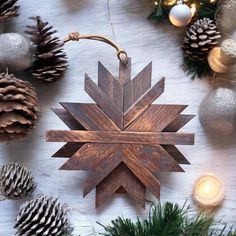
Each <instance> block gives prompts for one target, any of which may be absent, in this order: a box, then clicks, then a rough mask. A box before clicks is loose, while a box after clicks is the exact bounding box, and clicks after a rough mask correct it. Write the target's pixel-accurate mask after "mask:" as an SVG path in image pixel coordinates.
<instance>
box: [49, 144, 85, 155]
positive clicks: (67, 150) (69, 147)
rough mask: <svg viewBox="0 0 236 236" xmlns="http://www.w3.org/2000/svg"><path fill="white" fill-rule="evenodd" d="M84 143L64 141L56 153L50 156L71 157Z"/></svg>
mask: <svg viewBox="0 0 236 236" xmlns="http://www.w3.org/2000/svg"><path fill="white" fill-rule="evenodd" d="M83 145H84V143H73V142H71V143H66V144H65V145H64V146H63V147H61V148H60V149H59V150H58V151H57V152H56V153H54V154H53V155H52V157H71V156H72V155H73V154H75V153H76V152H77V151H78V150H79V149H80V148H81V147H82V146H83Z"/></svg>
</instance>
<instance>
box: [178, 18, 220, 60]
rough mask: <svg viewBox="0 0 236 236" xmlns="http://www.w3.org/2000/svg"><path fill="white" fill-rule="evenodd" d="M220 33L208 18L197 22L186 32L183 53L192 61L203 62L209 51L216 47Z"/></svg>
mask: <svg viewBox="0 0 236 236" xmlns="http://www.w3.org/2000/svg"><path fill="white" fill-rule="evenodd" d="M219 38H221V35H220V32H218V31H217V26H216V25H215V23H214V21H213V20H211V19H208V18H203V19H200V20H197V21H196V22H195V23H193V24H192V25H191V26H190V28H189V30H188V31H187V32H186V35H185V38H184V43H183V47H182V48H183V52H184V55H185V56H186V57H189V58H190V59H192V60H194V61H205V60H206V57H207V54H208V53H209V51H210V50H211V49H212V48H213V47H215V46H217V44H218V39H219Z"/></svg>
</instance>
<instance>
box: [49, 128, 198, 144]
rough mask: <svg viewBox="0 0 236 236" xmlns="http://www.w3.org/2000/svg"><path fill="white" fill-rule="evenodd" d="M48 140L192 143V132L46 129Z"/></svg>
mask: <svg viewBox="0 0 236 236" xmlns="http://www.w3.org/2000/svg"><path fill="white" fill-rule="evenodd" d="M47 141H48V142H91V143H94V142H96V143H141V144H174V145H192V144H193V143H194V134H191V133H171V132H165V133H164V132H159V133H158V132H157V133H154V132H116V131H77V130H72V131H68V130H53V131H52V130H51V131H47Z"/></svg>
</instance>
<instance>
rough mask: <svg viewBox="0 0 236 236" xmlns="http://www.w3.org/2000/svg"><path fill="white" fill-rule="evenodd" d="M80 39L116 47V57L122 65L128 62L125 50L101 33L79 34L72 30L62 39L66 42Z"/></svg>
mask: <svg viewBox="0 0 236 236" xmlns="http://www.w3.org/2000/svg"><path fill="white" fill-rule="evenodd" d="M81 39H90V40H96V41H100V42H104V43H106V44H109V45H110V46H112V47H113V48H115V49H116V51H117V57H118V59H119V60H120V62H121V63H122V64H124V65H127V64H128V56H127V53H126V51H125V50H123V49H121V48H120V47H119V46H118V45H117V44H116V43H114V42H113V41H112V40H110V39H109V38H107V37H104V36H101V35H92V34H87V35H81V34H80V33H79V32H72V33H70V34H69V35H68V36H67V37H66V38H65V39H64V42H65V43H66V42H69V41H80V40H81Z"/></svg>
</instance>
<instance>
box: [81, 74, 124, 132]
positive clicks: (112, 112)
mask: <svg viewBox="0 0 236 236" xmlns="http://www.w3.org/2000/svg"><path fill="white" fill-rule="evenodd" d="M85 91H86V92H87V93H88V94H89V96H90V97H91V98H92V99H93V100H94V101H95V102H96V103H97V105H98V106H99V107H100V108H101V109H102V110H103V111H104V112H105V113H106V115H107V116H109V117H110V118H111V119H112V121H113V122H114V123H115V124H116V125H117V126H118V127H119V128H120V129H122V128H123V113H122V111H121V110H120V109H119V108H118V107H117V106H116V104H115V103H114V102H113V101H112V100H110V99H109V97H107V95H106V94H104V93H103V91H102V90H101V89H100V88H99V87H98V86H97V85H96V84H95V83H94V82H93V81H92V80H91V79H90V78H89V77H88V75H85Z"/></svg>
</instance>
